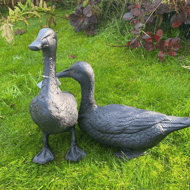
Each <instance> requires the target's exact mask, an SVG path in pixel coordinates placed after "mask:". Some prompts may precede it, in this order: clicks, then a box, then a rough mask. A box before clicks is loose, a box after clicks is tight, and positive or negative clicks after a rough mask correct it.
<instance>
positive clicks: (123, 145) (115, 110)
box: [57, 61, 190, 160]
mask: <svg viewBox="0 0 190 190" xmlns="http://www.w3.org/2000/svg"><path fill="white" fill-rule="evenodd" d="M57 77H58V78H62V77H71V78H73V79H75V80H76V81H78V82H79V83H80V85H81V93H82V100H81V105H80V110H79V119H78V124H79V127H80V129H81V130H82V131H84V132H85V133H86V134H87V135H88V136H90V137H91V138H92V139H93V140H95V141H97V142H99V143H102V144H105V145H109V146H114V147H117V148H119V151H118V152H116V153H114V154H115V155H116V156H118V157H119V158H121V160H123V159H126V160H129V159H132V158H135V157H138V156H141V155H143V154H144V152H145V150H146V149H148V148H151V147H153V146H155V145H156V144H157V143H159V142H160V141H161V140H162V139H164V137H166V136H167V135H168V134H170V133H171V132H173V131H177V130H180V129H183V128H185V127H188V126H190V118H180V117H174V116H166V115H164V114H161V113H156V112H153V111H147V110H143V109H137V108H134V107H129V106H124V105H118V104H112V105H107V106H104V107H101V106H97V105H96V102H95V100H94V82H95V80H94V77H95V76H94V72H93V69H92V67H91V66H90V65H89V64H88V63H86V62H82V61H80V62H76V63H74V64H73V65H71V66H70V67H69V68H68V69H66V70H64V71H62V72H59V73H57Z"/></svg>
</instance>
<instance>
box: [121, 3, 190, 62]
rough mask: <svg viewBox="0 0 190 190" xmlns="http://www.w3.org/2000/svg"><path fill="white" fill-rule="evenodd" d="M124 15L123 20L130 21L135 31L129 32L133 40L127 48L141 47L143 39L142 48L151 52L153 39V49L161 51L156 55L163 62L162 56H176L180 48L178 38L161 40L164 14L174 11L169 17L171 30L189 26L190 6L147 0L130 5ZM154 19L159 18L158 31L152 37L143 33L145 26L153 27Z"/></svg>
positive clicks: (148, 33) (149, 32) (147, 33)
mask: <svg viewBox="0 0 190 190" xmlns="http://www.w3.org/2000/svg"><path fill="white" fill-rule="evenodd" d="M127 10H129V12H127V13H126V14H124V15H123V19H124V20H127V21H130V24H131V25H134V27H135V29H134V30H132V31H131V32H132V33H133V34H134V35H135V38H133V39H131V41H130V42H128V44H127V45H128V46H131V48H137V47H142V43H141V42H140V41H139V40H140V39H144V40H145V42H144V48H145V49H146V50H147V51H152V50H153V49H154V43H153V39H155V40H156V43H155V47H156V48H157V49H159V50H161V51H160V52H159V53H158V58H159V59H161V60H162V61H164V56H165V54H166V53H167V54H168V55H170V56H176V54H177V51H178V50H179V48H180V44H179V43H180V38H168V39H166V40H165V41H163V40H161V38H162V36H163V30H161V29H160V25H161V23H162V20H163V14H164V13H170V12H172V11H175V14H174V15H173V16H172V17H171V21H170V26H171V27H172V28H178V27H179V26H180V25H181V24H182V23H184V24H190V5H187V3H186V2H185V1H184V0H182V1H179V0H177V1H176V2H174V0H170V1H169V3H165V4H163V3H162V0H158V1H153V2H148V0H143V1H142V4H138V3H136V4H132V5H129V6H128V7H127ZM155 17H158V18H160V21H159V24H158V26H157V27H158V28H159V29H158V30H157V31H156V34H155V35H154V38H153V37H152V33H151V31H146V32H144V31H143V30H144V29H145V27H146V24H149V25H153V24H154V21H155V19H154V18H155ZM142 32H143V33H144V34H143V35H141V33H142Z"/></svg>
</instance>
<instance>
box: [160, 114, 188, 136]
mask: <svg viewBox="0 0 190 190" xmlns="http://www.w3.org/2000/svg"><path fill="white" fill-rule="evenodd" d="M167 118H168V121H162V122H161V123H160V124H161V126H160V127H162V129H163V131H164V132H166V133H167V134H169V133H171V132H174V131H178V130H180V129H183V128H186V127H189V126H190V118H188V117H174V116H167Z"/></svg>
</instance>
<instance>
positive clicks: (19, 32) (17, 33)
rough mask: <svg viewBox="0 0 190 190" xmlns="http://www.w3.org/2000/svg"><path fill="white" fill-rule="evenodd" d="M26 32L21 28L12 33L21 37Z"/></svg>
mask: <svg viewBox="0 0 190 190" xmlns="http://www.w3.org/2000/svg"><path fill="white" fill-rule="evenodd" d="M25 32H26V29H25V28H23V29H21V30H20V29H17V30H16V31H15V32H14V33H15V35H21V34H23V33H25Z"/></svg>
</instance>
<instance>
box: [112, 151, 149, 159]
mask: <svg viewBox="0 0 190 190" xmlns="http://www.w3.org/2000/svg"><path fill="white" fill-rule="evenodd" d="M144 154H146V152H145V151H144V150H121V151H119V152H115V153H114V155H115V156H117V157H119V158H120V159H121V160H122V161H123V160H130V159H132V158H137V157H139V156H143V155H144Z"/></svg>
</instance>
